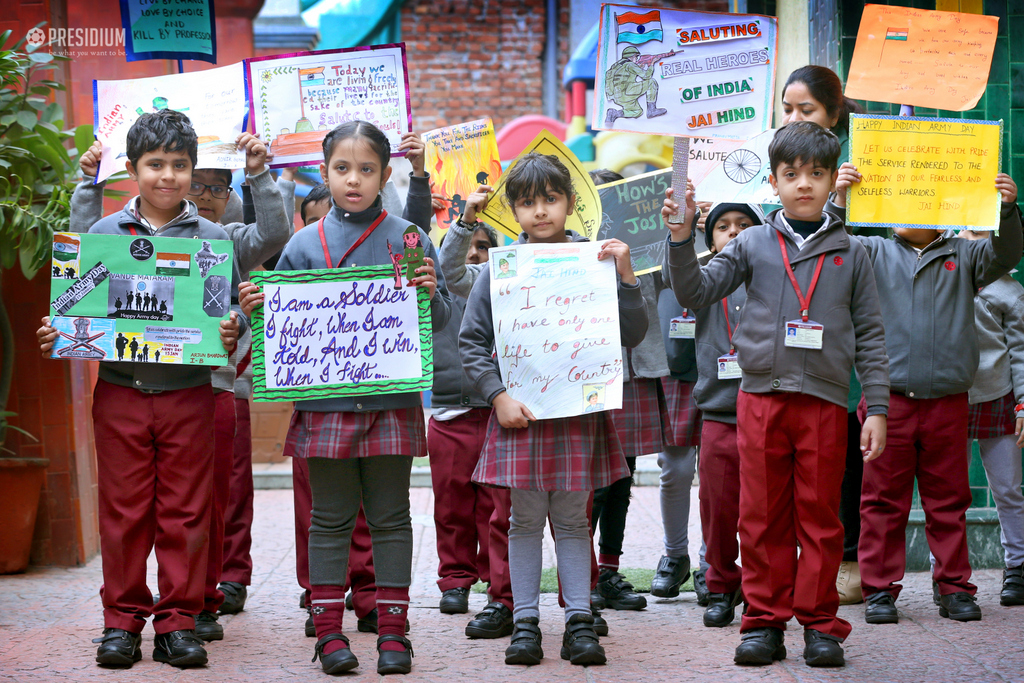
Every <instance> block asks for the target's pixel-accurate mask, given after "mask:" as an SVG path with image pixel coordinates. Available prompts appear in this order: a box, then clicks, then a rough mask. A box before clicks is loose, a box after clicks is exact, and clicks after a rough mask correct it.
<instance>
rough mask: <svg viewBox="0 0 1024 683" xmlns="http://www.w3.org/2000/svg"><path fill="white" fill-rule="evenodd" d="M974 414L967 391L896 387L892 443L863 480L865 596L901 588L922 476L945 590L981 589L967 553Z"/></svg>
mask: <svg viewBox="0 0 1024 683" xmlns="http://www.w3.org/2000/svg"><path fill="white" fill-rule="evenodd" d="M967 414H968V405H967V394H955V395H953V396H944V397H942V398H935V399H920V400H919V399H912V398H907V397H906V396H903V395H902V394H896V393H893V394H890V397H889V420H888V438H887V442H886V446H885V451H884V452H883V453H882V455H881V456H880V457H878V458H877V459H875V460H872V461H871V462H869V463H865V465H864V481H863V483H862V484H861V500H860V550H859V558H860V576H861V585H862V587H863V590H864V595H865V597H866V596H868V595H871V594H873V593H878V592H880V591H888V592H890V593H892V595H893V597H898V596H899V594H900V589H901V588H902V586H901V585H900V584H899V581H900V580H901V579H902V578H903V575H904V573H905V571H906V565H907V545H906V544H907V540H906V531H907V519H908V518H909V517H910V502H911V497H912V495H913V492H914V478H915V477H917V490H918V492H919V493H920V495H921V507H923V508H924V514H925V526H924V533H925V537H926V538H927V539H928V547H929V548H931V551H932V554H933V555H935V580H936V581H937V582H938V584H939V593H941V594H942V595H948V594H950V593H956V592H959V591H966V592H968V593H970V594H971V595H974V593H975V591H976V590H977V589H976V588H975V586H974V584H972V583H971V582H970V578H971V565H970V562H969V561H968V558H967V508H968V507H970V505H971V489H970V485H969V482H968V475H967V459H966V458H964V452H965V451H966V450H967V421H968V420H967Z"/></svg>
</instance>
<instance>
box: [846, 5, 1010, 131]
mask: <svg viewBox="0 0 1024 683" xmlns="http://www.w3.org/2000/svg"><path fill="white" fill-rule="evenodd" d="M998 30H999V17H989V16H985V15H981V14H963V13H960V12H935V11H932V10H923V9H913V8H910V7H893V6H889V5H865V7H864V14H863V16H862V17H861V20H860V30H859V31H858V32H857V44H856V45H855V46H854V48H853V61H852V62H851V63H850V74H849V77H848V78H847V80H846V96H847V97H852V98H854V99H858V100H871V101H873V102H891V103H893V104H910V105H914V106H916V107H928V108H929V109H947V110H950V111H965V110H967V109H971V108H972V107H974V105H976V104H977V103H978V100H980V99H981V96H982V95H983V94H984V92H985V85H986V84H987V83H988V71H989V68H990V67H991V66H992V53H993V51H994V50H995V45H996V32H997V31H998Z"/></svg>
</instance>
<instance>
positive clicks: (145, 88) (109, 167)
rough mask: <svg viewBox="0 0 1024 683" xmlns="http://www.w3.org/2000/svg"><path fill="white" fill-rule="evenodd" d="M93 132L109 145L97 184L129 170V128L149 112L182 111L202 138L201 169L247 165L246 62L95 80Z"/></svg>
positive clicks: (199, 166)
mask: <svg viewBox="0 0 1024 683" xmlns="http://www.w3.org/2000/svg"><path fill="white" fill-rule="evenodd" d="M92 103H93V130H94V131H95V132H96V139H97V140H99V141H100V142H102V143H103V158H102V159H100V165H99V170H98V171H97V174H96V182H102V181H103V180H106V179H107V178H109V177H110V176H111V175H112V174H114V173H116V172H117V171H123V170H124V166H125V162H126V161H127V160H128V130H129V129H130V128H131V127H132V124H133V123H135V120H136V119H138V118H139V117H140V116H142V115H143V114H146V113H152V112H155V111H159V110H161V109H173V110H175V111H180V112H181V113H183V114H184V115H185V116H187V117H188V118H189V121H191V122H192V127H193V128H194V129H195V131H196V135H197V136H198V137H199V160H198V163H197V164H196V168H226V169H235V168H241V167H243V166H245V152H244V151H239V150H238V149H237V148H236V147H235V140H236V139H237V138H238V136H239V135H241V133H242V131H243V130H245V125H246V121H247V116H248V113H249V97H248V92H247V90H246V84H245V77H244V72H243V69H242V63H241V62H239V63H237V64H232V65H230V66H223V67H219V68H217V69H207V70H205V71H194V72H189V73H183V74H171V75H169V76H154V77H153V78H135V79H131V80H124V81H93V82H92Z"/></svg>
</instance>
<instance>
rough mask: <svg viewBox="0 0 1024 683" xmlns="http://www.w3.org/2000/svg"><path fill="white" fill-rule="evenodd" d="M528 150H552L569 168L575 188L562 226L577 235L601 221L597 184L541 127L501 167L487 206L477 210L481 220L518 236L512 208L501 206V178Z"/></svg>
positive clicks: (560, 143)
mask: <svg viewBox="0 0 1024 683" xmlns="http://www.w3.org/2000/svg"><path fill="white" fill-rule="evenodd" d="M530 152H538V153H540V154H554V155H555V156H557V157H558V158H559V159H560V160H561V161H562V163H563V164H565V165H566V167H567V168H568V169H569V174H570V175H571V176H572V185H573V189H574V190H575V191H576V204H575V205H574V206H573V210H572V213H571V214H570V215H569V218H568V220H567V221H566V222H565V228H566V230H575V231H576V232H578V233H579V234H581V235H589V234H590V233H591V231H592V230H594V229H595V228H597V226H599V225H600V224H601V198H600V197H599V196H598V194H597V188H596V187H594V181H592V180H591V179H590V174H589V173H587V171H586V169H585V168H583V164H582V163H581V162H580V160H579V159H577V158H576V156H575V155H574V154H573V153H572V152H570V151H569V149H568V148H567V147H566V146H565V145H564V144H562V141H561V140H559V139H558V138H556V137H555V136H554V135H552V134H551V132H550V131H548V130H542V131H541V132H540V133H538V134H537V137H535V138H534V139H533V142H531V143H530V144H529V145H527V146H526V148H525V149H524V150H523V151H522V153H521V154H520V155H519V156H518V157H516V161H513V162H512V163H511V164H510V165H509V167H508V169H506V170H505V175H503V176H501V179H500V180H498V184H497V185H494V186H493V187H494V191H493V192H491V196H490V200H489V201H488V203H487V209H486V210H485V211H483V212H481V214H480V215H481V216H483V219H484V221H486V222H487V223H489V224H490V225H491V226H492V227H494V228H495V229H496V230H498V231H499V232H503V233H504V234H506V235H508V236H509V237H511V238H512V239H518V237H519V233H520V232H522V231H521V229H520V228H519V223H516V219H515V216H513V214H512V210H511V209H509V208H508V207H507V206H505V200H504V195H505V178H506V176H507V175H508V172H509V171H510V170H511V169H512V167H513V166H515V164H516V162H517V161H519V159H521V158H522V157H523V156H525V155H526V154H529V153H530Z"/></svg>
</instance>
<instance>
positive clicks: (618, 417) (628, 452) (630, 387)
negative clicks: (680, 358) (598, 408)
mask: <svg viewBox="0 0 1024 683" xmlns="http://www.w3.org/2000/svg"><path fill="white" fill-rule="evenodd" d="M611 413H612V422H613V423H614V424H615V431H616V433H618V435H619V443H621V444H622V452H623V454H624V455H625V456H626V457H627V458H636V457H639V456H641V455H647V454H649V453H661V452H662V451H663V450H665V444H668V443H671V442H672V441H671V440H672V429H671V427H670V422H669V419H668V402H667V401H666V400H665V391H664V390H663V389H662V388H661V381H660V380H657V379H647V378H642V377H634V378H633V379H631V380H630V381H628V382H625V383H624V384H623V385H622V409H621V410H613V411H611Z"/></svg>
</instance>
